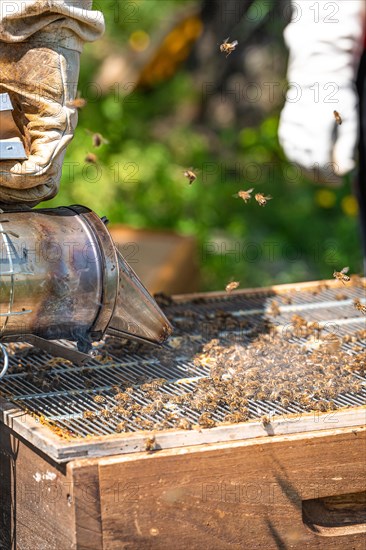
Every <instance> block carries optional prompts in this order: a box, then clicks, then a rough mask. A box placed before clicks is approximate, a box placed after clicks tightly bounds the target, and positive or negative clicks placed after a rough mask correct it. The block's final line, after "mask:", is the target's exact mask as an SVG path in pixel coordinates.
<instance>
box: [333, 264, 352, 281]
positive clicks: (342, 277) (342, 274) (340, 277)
mask: <svg viewBox="0 0 366 550" xmlns="http://www.w3.org/2000/svg"><path fill="white" fill-rule="evenodd" d="M348 271H349V267H344V268H343V269H341V271H334V272H333V277H334V278H335V279H337V281H341V283H343V284H344V285H345V284H346V283H348V282H349V281H350V280H351V277H349V276H348V275H346V273H348Z"/></svg>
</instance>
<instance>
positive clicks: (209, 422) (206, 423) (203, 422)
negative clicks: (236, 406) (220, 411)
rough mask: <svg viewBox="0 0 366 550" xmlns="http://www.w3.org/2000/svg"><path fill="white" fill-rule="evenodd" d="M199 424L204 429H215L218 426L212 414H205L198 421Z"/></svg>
mask: <svg viewBox="0 0 366 550" xmlns="http://www.w3.org/2000/svg"><path fill="white" fill-rule="evenodd" d="M198 424H199V425H200V426H202V427H203V428H213V427H214V426H216V422H215V421H214V420H213V418H211V415H210V413H207V412H205V413H203V414H201V416H200V417H199V419H198Z"/></svg>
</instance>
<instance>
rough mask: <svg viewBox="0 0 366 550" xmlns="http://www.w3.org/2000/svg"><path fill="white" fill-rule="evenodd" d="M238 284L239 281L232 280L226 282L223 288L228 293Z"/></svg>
mask: <svg viewBox="0 0 366 550" xmlns="http://www.w3.org/2000/svg"><path fill="white" fill-rule="evenodd" d="M239 285H240V283H238V282H237V281H232V282H231V283H228V284H227V285H226V287H225V290H226V292H227V293H228V294H230V292H232V291H233V290H235V289H236V288H238V286H239Z"/></svg>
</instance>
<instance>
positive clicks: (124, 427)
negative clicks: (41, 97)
mask: <svg viewBox="0 0 366 550" xmlns="http://www.w3.org/2000/svg"><path fill="white" fill-rule="evenodd" d="M116 432H118V433H121V432H127V422H120V423H119V424H117V426H116Z"/></svg>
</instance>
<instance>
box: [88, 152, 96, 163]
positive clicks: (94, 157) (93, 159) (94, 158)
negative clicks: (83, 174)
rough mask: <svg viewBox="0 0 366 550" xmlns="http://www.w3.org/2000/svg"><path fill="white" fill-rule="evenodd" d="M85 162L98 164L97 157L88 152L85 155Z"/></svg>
mask: <svg viewBox="0 0 366 550" xmlns="http://www.w3.org/2000/svg"><path fill="white" fill-rule="evenodd" d="M85 162H86V163H88V164H98V157H97V155H94V153H88V154H87V155H86V157H85Z"/></svg>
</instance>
